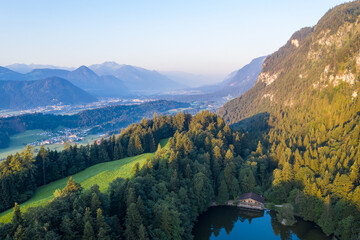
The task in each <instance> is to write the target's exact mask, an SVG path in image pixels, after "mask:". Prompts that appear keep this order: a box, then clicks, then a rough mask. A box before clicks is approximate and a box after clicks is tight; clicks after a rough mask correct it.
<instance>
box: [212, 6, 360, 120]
mask: <svg viewBox="0 0 360 240" xmlns="http://www.w3.org/2000/svg"><path fill="white" fill-rule="evenodd" d="M359 6H360V2H359V1H356V2H352V3H348V4H343V5H340V6H338V7H336V8H334V9H331V10H330V11H329V12H328V13H327V14H326V15H325V16H324V17H323V18H322V19H321V20H320V21H319V22H318V24H317V25H316V26H315V27H314V28H303V29H301V30H300V31H298V32H296V33H294V34H293V36H291V38H290V39H289V41H288V42H287V43H286V44H285V45H284V46H283V47H282V48H280V49H279V50H278V51H276V52H275V53H273V54H272V55H270V56H269V57H268V58H267V59H266V60H265V62H264V65H263V69H262V72H261V73H260V75H259V77H258V79H257V81H256V84H255V86H254V87H253V88H252V89H251V90H249V91H248V92H247V93H245V94H244V95H243V96H241V97H240V98H237V99H234V100H232V101H230V102H228V103H227V104H226V105H225V106H224V107H223V108H222V109H220V110H219V114H221V115H223V116H224V118H225V119H226V121H227V122H229V123H231V124H233V123H236V122H238V121H240V120H241V119H244V118H246V117H249V116H252V115H254V114H257V113H260V112H264V111H266V112H271V111H272V110H273V109H275V108H286V107H293V108H294V107H301V106H304V103H305V102H308V103H310V102H311V101H312V100H314V98H317V97H319V95H322V96H330V95H333V92H334V91H337V92H341V93H342V95H343V96H344V97H346V98H347V99H351V98H352V99H354V98H356V97H357V92H358V88H359V87H360V85H359V84H358V76H359V73H360V23H359V14H360V10H359ZM344 84H345V85H346V86H345V85H344ZM344 88H346V89H347V90H346V91H345V90H344Z"/></svg>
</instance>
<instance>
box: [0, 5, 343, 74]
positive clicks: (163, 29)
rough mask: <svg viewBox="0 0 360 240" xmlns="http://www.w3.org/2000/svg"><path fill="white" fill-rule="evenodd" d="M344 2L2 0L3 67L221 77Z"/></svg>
mask: <svg viewBox="0 0 360 240" xmlns="http://www.w3.org/2000/svg"><path fill="white" fill-rule="evenodd" d="M343 2H344V1H343V0H302V1H298V0H286V1H285V0H271V1H269V0H246V1H245V0H223V1H220V0H217V1H213V0H206V1H201V0H191V1H187V0H167V1H166V0H143V1H140V0H127V1H125V0H86V1H85V0H51V1H49V0H32V1H29V0H0V36H1V41H0V43H1V44H0V65H1V66H6V65H9V64H13V63H26V64H31V63H36V64H52V65H58V66H66V67H78V66H81V65H91V64H95V63H102V62H105V61H116V62H118V63H120V64H129V65H135V66H139V67H144V68H147V69H151V70H158V71H182V72H188V73H193V74H199V75H209V76H210V75H211V76H219V77H223V76H225V75H227V74H228V73H230V72H232V71H234V70H236V69H240V68H241V67H242V66H244V65H245V64H247V63H249V62H250V61H251V60H252V59H253V58H256V57H259V56H264V55H268V54H271V53H273V52H274V51H276V50H277V49H278V48H280V47H281V46H282V45H284V44H285V43H286V41H287V40H288V39H289V38H290V37H291V35H292V34H293V33H294V32H295V31H297V30H299V29H301V28H302V27H306V26H314V25H315V24H316V23H317V22H318V20H319V19H320V18H321V17H322V16H323V15H324V14H325V13H326V12H327V11H328V10H329V9H330V8H332V7H334V6H336V5H338V4H341V3H343Z"/></svg>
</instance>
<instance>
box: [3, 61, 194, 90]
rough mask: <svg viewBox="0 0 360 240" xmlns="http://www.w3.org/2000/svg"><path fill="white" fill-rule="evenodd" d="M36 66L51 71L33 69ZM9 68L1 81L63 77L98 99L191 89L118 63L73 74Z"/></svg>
mask: <svg viewBox="0 0 360 240" xmlns="http://www.w3.org/2000/svg"><path fill="white" fill-rule="evenodd" d="M36 66H40V67H43V66H44V67H51V68H38V69H33V67H36ZM9 67H10V68H11V69H12V70H11V69H9V68H5V67H0V80H11V81H29V80H40V79H45V78H48V77H60V78H64V79H66V80H69V81H70V82H71V83H73V84H74V85H76V86H77V87H80V88H82V89H83V90H85V91H88V92H89V93H91V94H94V95H96V96H98V97H123V96H129V95H134V94H135V95H136V94H141V95H149V94H154V93H159V92H163V91H169V90H175V89H180V88H185V87H187V86H186V85H183V84H180V83H178V82H176V81H173V80H170V79H169V78H168V77H166V76H165V75H162V74H160V73H159V72H157V71H150V70H147V69H144V68H139V67H134V66H130V65H120V64H117V63H115V62H105V63H103V64H95V65H91V66H90V67H86V66H81V67H79V68H77V69H75V70H71V71H70V70H67V69H60V67H56V66H51V65H49V66H48V65H34V64H32V65H26V64H12V65H9ZM14 70H19V72H16V71H14ZM29 70H30V71H29Z"/></svg>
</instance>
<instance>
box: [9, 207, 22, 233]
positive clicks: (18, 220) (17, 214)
mask: <svg viewBox="0 0 360 240" xmlns="http://www.w3.org/2000/svg"><path fill="white" fill-rule="evenodd" d="M11 222H12V224H13V226H14V230H15V229H17V228H18V227H19V226H20V225H21V224H22V223H23V217H22V214H21V211H20V205H19V204H18V203H17V202H16V203H15V206H14V215H13V217H12V220H11Z"/></svg>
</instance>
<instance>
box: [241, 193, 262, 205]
mask: <svg viewBox="0 0 360 240" xmlns="http://www.w3.org/2000/svg"><path fill="white" fill-rule="evenodd" d="M248 198H251V199H253V200H255V201H257V202H260V203H264V202H265V198H263V197H262V196H260V195H259V194H256V193H253V192H250V193H244V194H241V195H240V197H239V199H238V200H243V199H248Z"/></svg>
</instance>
